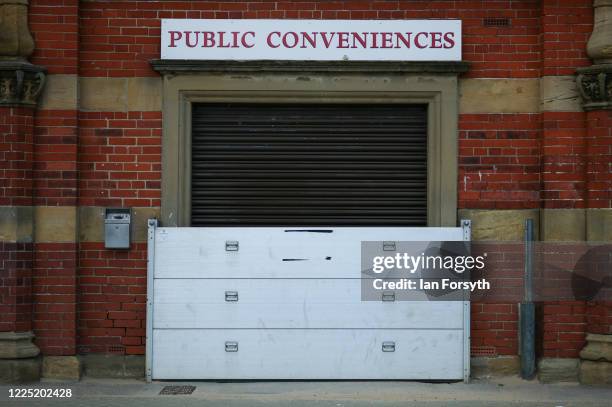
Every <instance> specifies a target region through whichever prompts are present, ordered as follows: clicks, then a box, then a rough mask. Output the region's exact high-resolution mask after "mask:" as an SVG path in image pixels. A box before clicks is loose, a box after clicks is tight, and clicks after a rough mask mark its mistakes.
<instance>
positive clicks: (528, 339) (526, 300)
mask: <svg viewBox="0 0 612 407" xmlns="http://www.w3.org/2000/svg"><path fill="white" fill-rule="evenodd" d="M533 239H534V238H533V220H532V219H527V220H526V221H525V243H524V244H525V274H524V279H525V283H524V290H525V293H524V296H523V302H521V307H520V315H519V317H520V321H519V322H520V324H519V329H520V335H521V337H520V353H521V377H522V378H523V379H527V380H530V379H533V378H534V376H535V304H534V303H533Z"/></svg>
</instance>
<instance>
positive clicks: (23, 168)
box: [0, 107, 33, 206]
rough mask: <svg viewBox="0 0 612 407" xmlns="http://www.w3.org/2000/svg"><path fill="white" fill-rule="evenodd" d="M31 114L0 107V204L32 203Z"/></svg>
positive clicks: (30, 110) (31, 111)
mask: <svg viewBox="0 0 612 407" xmlns="http://www.w3.org/2000/svg"><path fill="white" fill-rule="evenodd" d="M32 113H33V110H32V109H31V108H16V107H15V108H13V107H0V205H15V206H23V205H32V131H33V127H32V126H33V120H32Z"/></svg>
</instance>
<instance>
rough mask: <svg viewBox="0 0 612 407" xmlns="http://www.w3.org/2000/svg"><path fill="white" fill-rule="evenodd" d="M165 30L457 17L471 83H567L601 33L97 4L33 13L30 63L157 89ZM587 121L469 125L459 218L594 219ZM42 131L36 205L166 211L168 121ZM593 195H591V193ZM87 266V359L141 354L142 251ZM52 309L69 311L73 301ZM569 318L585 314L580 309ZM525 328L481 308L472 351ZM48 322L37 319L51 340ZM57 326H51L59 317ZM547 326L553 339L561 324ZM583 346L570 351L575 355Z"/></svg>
mask: <svg viewBox="0 0 612 407" xmlns="http://www.w3.org/2000/svg"><path fill="white" fill-rule="evenodd" d="M78 7H80V9H79V8H78ZM487 17H495V18H500V17H505V18H508V19H509V20H510V26H509V27H485V26H484V25H483V19H484V18H487ZM160 18H315V19H318V18H326V19H335V18H338V19H410V18H460V19H462V21H463V33H464V35H463V50H462V51H463V57H464V60H466V61H468V62H470V64H471V68H470V71H469V72H468V73H467V74H465V75H464V77H466V78H538V77H540V76H542V75H571V74H573V73H574V70H575V68H576V67H579V66H585V65H589V64H590V61H589V60H588V59H587V58H586V55H585V44H586V40H587V38H588V35H589V33H590V31H591V29H592V3H591V0H574V1H563V0H554V1H552V0H544V1H538V0H531V1H509V0H496V1H467V0H466V1H430V2H407V1H304V2H297V1H227V2H210V1H206V2H204V1H200V2H187V1H165V2H154V1H97V2H96V1H88V2H81V3H80V5H79V4H78V2H77V1H76V0H32V1H31V6H30V27H31V30H32V32H33V34H34V37H35V40H36V43H37V50H36V52H35V54H34V56H33V58H32V61H33V62H34V63H39V64H43V65H45V66H47V67H48V69H49V73H52V74H57V73H64V74H65V73H72V74H74V73H78V74H79V75H80V76H85V77H94V76H97V77H134V76H142V77H144V76H147V77H155V76H158V75H157V73H155V72H154V71H152V70H151V67H150V65H149V60H151V59H155V58H158V57H159V35H160V20H159V19H160ZM590 117H591V116H589V119H588V120H587V116H586V115H585V114H583V113H544V114H478V115H476V114H464V115H461V116H460V118H459V130H460V133H459V150H460V153H459V174H460V176H459V180H458V185H459V188H458V189H459V194H458V203H459V207H460V208H482V209H519V208H540V207H546V208H573V207H584V206H586V203H585V202H586V199H587V198H588V200H589V205H591V206H592V207H610V195H609V191H610V178H609V171H607V172H606V171H605V167H604V166H603V165H601V164H602V163H601V162H597V161H591V164H589V160H586V159H585V151H587V149H588V151H589V154H591V156H595V155H599V154H600V153H601V152H602V151H603V152H605V151H607V152H608V154H609V153H610V141H609V138H610V133H609V129H610V127H611V126H610V116H609V114H608V116H606V115H601V116H596V120H595V121H593V122H591V121H590ZM593 117H595V116H593ZM75 121H76V124H75ZM0 123H1V117H0ZM587 123H589V127H588V129H587ZM35 126H36V127H35V128H36V130H35V134H36V141H37V149H36V151H35V155H36V166H35V183H36V189H37V192H36V194H35V195H36V202H37V204H40V205H74V204H75V200H76V201H77V203H78V205H84V206H91V205H100V206H159V205H160V178H161V164H160V163H161V156H160V151H161V114H160V112H110V113H109V112H90V111H88V112H84V111H81V112H74V111H44V112H39V113H38V114H37V117H36V124H35ZM606 130H607V131H608V132H607V135H605V134H604V133H606ZM77 135H78V140H76V141H75V140H74V138H75V137H76V136H77ZM595 135H597V138H596V139H594V138H593V137H595ZM0 146H2V143H0ZM77 146H78V147H77ZM2 151H4V150H2V149H1V148H0V154H1V153H2ZM76 153H78V157H77V158H75V154H76ZM604 157H605V156H604ZM604 164H605V163H604ZM1 165H2V162H0V166H1ZM0 168H1V167H0ZM587 173H588V174H589V175H588V176H587ZM587 185H589V189H591V188H592V191H591V192H588V193H587V192H586V189H587V187H586V186H587ZM4 191H6V188H5V189H4ZM606 191H608V194H607V195H606ZM0 199H2V195H1V194H0ZM75 250H76V249H75ZM42 253H44V251H43V252H41V255H40V256H37V259H39V260H38V261H39V263H37V264H40V267H39V266H37V268H36V270H37V271H36V272H37V275H38V273H40V278H46V277H45V273H48V272H49V270H51V269H54V267H53V266H52V265H44V262H43V263H40V261H42V257H41V256H42V255H43V254H42ZM63 253H64V258H63V259H59V260H58V261H67V262H69V261H71V259H72V255H69V254H68V252H63ZM77 254H78V256H76V257H78V259H77V261H78V264H79V267H78V271H75V273H76V278H77V279H78V287H79V291H80V293H79V318H78V336H79V337H78V346H79V347H80V348H81V350H83V351H92V352H105V351H108V350H109V349H110V348H109V347H112V349H114V350H117V349H120V352H123V350H121V349H125V352H126V353H136V354H138V353H143V346H142V345H143V343H144V342H143V338H144V287H145V280H144V276H145V274H146V272H145V266H144V263H143V261H144V256H145V252H144V246H143V245H141V244H137V245H135V246H134V247H133V248H132V250H130V251H128V252H120V251H109V250H104V249H103V247H102V244H101V243H81V245H80V247H79V249H78V252H77ZM66 278H73V276H72V275H71V276H66ZM60 282H62V281H60ZM60 282H58V286H62V284H59V283H60ZM63 282H66V281H65V280H64V281H63ZM41 284H42V283H41ZM49 286H54V284H51V283H49ZM58 290H61V288H58ZM56 299H57V300H58V301H60V302H59V304H64V303H62V302H61V301H64V300H66V299H64V300H62V299H60V298H59V297H58V298H56ZM67 303H69V301H66V302H65V304H67ZM49 304H52V303H49ZM556 305H559V304H556ZM570 308H571V310H572V312H574V310H575V311H576V312H577V313H578V314H577V315H582V314H580V312H582V311H579V309H578V308H574V305H571V306H570ZM545 315H546V314H545ZM516 318H517V310H516V305H515V304H474V305H473V322H474V326H473V332H472V334H473V336H472V337H473V343H474V344H475V345H476V346H490V347H492V348H493V349H494V350H495V352H496V353H498V354H516V350H517V327H516V325H517V323H516ZM43 320H44V318H42V317H41V318H39V319H38V321H39V322H38V324H39V325H38V326H40V327H41V328H40V329H41V332H42V329H43V328H42V327H43V326H45V323H43V322H44V321H43ZM47 321H53V318H52V316H49V317H48V319H47ZM559 323H560V322H559ZM49 324H51V322H49ZM547 324H549V325H547V326H551V327H556V325H553V324H557V322H551V321H547ZM563 332H564V333H575V332H574V331H563ZM576 332H577V331H576ZM547 341H548V342H547ZM566 341H567V340H566V337H565V335H563V336H561V335H560V334H559V335H556V336H554V337H553V336H550V335H549V336H548V337H547V339H546V340H545V341H544V344H545V346H544V352H545V354H546V355H552V354H553V353H554V354H557V355H562V354H563V355H566V354H569V353H570V352H568V353H566V352H565V351H569V350H568V349H567V348H564V347H563V346H564V345H559V344H558V343H560V342H566ZM570 342H571V341H570ZM578 342H579V340H577V339H576V340H573V343H574V345H576V346H578ZM555 343H557V344H556V345H554V347H557V349H556V350H555V351H554V352H553V350H552V349H553V344H555ZM45 346H47V345H45ZM53 346H55V345H53V344H52V343H51V342H49V344H48V348H47V347H46V348H44V349H43V350H44V351H45V352H46V351H47V350H48V351H49V352H65V351H67V350H66V349H63V350H61V349H57V348H54V347H53ZM121 346H125V348H121ZM547 346H548V347H547ZM559 346H560V348H559ZM116 347H118V348H116ZM555 352H556V353H555Z"/></svg>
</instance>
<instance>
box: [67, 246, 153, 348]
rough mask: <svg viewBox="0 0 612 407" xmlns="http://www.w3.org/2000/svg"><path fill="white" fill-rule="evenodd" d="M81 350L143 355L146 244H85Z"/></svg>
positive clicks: (81, 266) (81, 278) (82, 254)
mask: <svg viewBox="0 0 612 407" xmlns="http://www.w3.org/2000/svg"><path fill="white" fill-rule="evenodd" d="M78 284H79V289H80V297H79V304H80V305H79V320H78V332H79V348H80V349H79V350H80V351H81V352H108V351H111V352H114V353H125V354H129V355H131V354H138V355H142V354H144V345H145V320H146V284H147V245H146V243H136V244H133V245H132V248H131V250H130V251H117V250H105V249H104V244H103V243H81V245H80V264H79V279H78Z"/></svg>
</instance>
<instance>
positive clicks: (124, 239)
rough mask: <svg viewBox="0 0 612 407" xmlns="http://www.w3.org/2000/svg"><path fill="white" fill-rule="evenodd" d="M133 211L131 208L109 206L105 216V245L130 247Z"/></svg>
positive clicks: (121, 247)
mask: <svg viewBox="0 0 612 407" xmlns="http://www.w3.org/2000/svg"><path fill="white" fill-rule="evenodd" d="M131 224H132V211H131V210H130V209H129V208H107V209H106V212H105V216H104V247H105V248H107V249H129V248H130V229H131Z"/></svg>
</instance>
